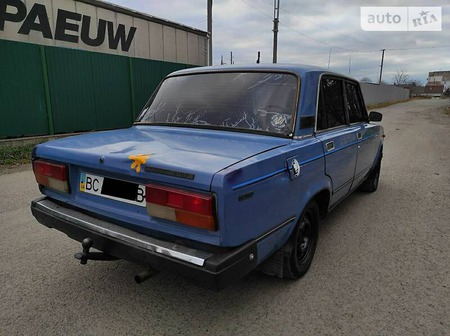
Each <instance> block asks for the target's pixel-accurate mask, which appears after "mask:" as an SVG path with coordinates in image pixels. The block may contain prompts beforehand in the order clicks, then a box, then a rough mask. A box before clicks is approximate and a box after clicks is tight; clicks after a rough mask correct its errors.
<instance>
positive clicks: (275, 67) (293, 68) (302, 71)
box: [168, 63, 354, 80]
mask: <svg viewBox="0 0 450 336" xmlns="http://www.w3.org/2000/svg"><path fill="white" fill-rule="evenodd" d="M241 71H270V72H280V71H281V72H290V73H294V74H296V75H298V76H299V77H304V76H305V75H306V74H307V73H315V74H316V75H317V76H320V75H322V74H328V75H335V76H339V77H344V78H348V79H352V78H349V77H347V76H345V75H342V74H339V73H334V72H331V71H329V70H327V69H325V68H320V67H316V66H311V65H304V64H280V63H277V64H272V63H267V64H247V65H245V64H244V65H221V66H204V67H195V68H189V69H184V70H179V71H175V72H173V73H171V74H170V75H169V76H168V77H170V76H179V75H188V74H199V73H211V72H241ZM352 80H354V79H352Z"/></svg>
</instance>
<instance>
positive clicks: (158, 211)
mask: <svg viewBox="0 0 450 336" xmlns="http://www.w3.org/2000/svg"><path fill="white" fill-rule="evenodd" d="M145 195H146V200H147V210H148V213H149V215H150V216H153V217H159V218H164V219H168V220H172V221H175V222H178V223H182V224H185V225H189V226H195V227H199V228H202V229H207V230H216V220H215V215H214V197H213V196H212V195H204V194H199V193H195V192H191V191H185V190H180V189H175V188H170V187H165V186H160V185H155V184H149V185H147V187H146V192H145Z"/></svg>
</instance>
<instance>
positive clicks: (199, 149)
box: [31, 64, 384, 289]
mask: <svg viewBox="0 0 450 336" xmlns="http://www.w3.org/2000/svg"><path fill="white" fill-rule="evenodd" d="M373 121H381V115H380V114H379V113H377V112H371V113H370V114H368V113H367V111H366V107H365V104H364V100H363V96H362V94H361V90H360V87H359V84H358V82H357V81H355V80H353V79H351V78H348V77H344V76H342V75H339V74H336V73H331V72H328V71H326V70H322V69H319V68H312V67H305V66H291V65H272V64H270V65H254V66H223V67H203V68H195V69H189V70H183V71H178V72H175V73H172V74H170V75H169V76H167V77H166V78H165V79H164V80H163V81H162V83H161V84H160V86H159V87H158V89H157V90H156V91H155V93H154V94H153V95H152V97H151V98H150V99H149V101H148V103H147V104H146V105H145V107H144V109H143V110H142V112H141V113H140V115H139V117H138V119H137V120H136V122H135V123H134V125H133V126H132V127H131V128H128V129H121V130H113V131H105V132H96V133H91V134H85V135H79V136H75V137H69V138H65V139H61V140H56V141H51V142H48V143H45V144H41V145H38V146H37V147H36V148H35V150H34V153H33V169H34V174H35V177H36V182H37V183H38V184H39V187H40V190H41V192H42V194H43V195H44V196H43V197H42V198H39V199H37V200H34V201H33V202H32V204H31V209H32V212H33V215H34V216H35V217H36V219H37V220H38V221H39V222H40V223H42V224H43V225H45V226H47V227H49V228H55V229H57V230H59V231H61V232H64V233H65V234H66V235H68V236H69V237H70V238H72V239H75V240H77V241H80V242H82V252H80V253H77V254H76V255H75V257H76V258H77V259H79V260H80V261H81V263H82V264H85V263H86V262H87V261H88V260H113V259H125V260H129V261H131V262H135V263H138V264H141V265H143V266H144V269H145V272H143V273H142V274H139V275H138V276H137V277H136V280H137V281H143V280H145V279H146V278H148V277H149V276H150V275H152V274H154V273H156V272H157V271H169V272H174V273H177V274H182V275H183V276H185V277H187V278H189V279H192V280H194V281H195V283H197V284H200V285H203V286H206V287H208V288H212V289H220V288H223V287H224V286H226V285H227V284H229V283H231V282H233V281H236V280H238V279H239V278H241V277H243V276H245V275H246V274H248V273H249V272H251V271H252V270H254V269H259V270H261V271H263V272H265V273H267V274H271V275H276V276H278V277H280V278H281V277H284V278H292V279H296V278H299V277H301V276H302V275H304V274H305V273H306V272H307V271H308V269H309V268H310V265H311V263H312V260H313V256H314V252H315V249H316V245H317V239H318V227H319V224H320V220H321V218H323V217H324V216H325V215H326V214H327V213H328V212H329V210H331V209H332V208H333V207H335V206H336V205H337V204H338V203H339V202H340V201H341V200H342V199H343V198H344V197H345V196H347V195H349V194H350V193H351V192H352V191H353V190H355V189H357V188H359V189H362V190H365V191H369V192H372V191H375V190H376V189H377V186H378V179H379V174H380V167H381V159H382V156H383V137H384V134H383V128H382V127H381V126H379V125H376V124H374V123H372V122H373ZM91 248H95V249H96V250H98V251H97V252H93V251H91Z"/></svg>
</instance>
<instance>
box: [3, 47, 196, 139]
mask: <svg viewBox="0 0 450 336" xmlns="http://www.w3.org/2000/svg"><path fill="white" fill-rule="evenodd" d="M188 67H192V66H191V65H188V64H180V63H169V62H162V61H154V60H145V59H139V58H130V57H126V56H115V55H109V54H102V53H96V52H89V51H82V50H76V49H66V48H56V47H48V46H39V45H35V44H29V43H22V42H13V41H6V40H0V138H15V137H22V136H31V135H44V134H59V133H68V132H78V131H91V130H100V129H111V128H121V127H128V126H130V125H131V124H132V123H133V120H134V119H135V118H136V116H137V114H138V113H139V112H140V110H141V109H142V107H143V106H144V104H145V103H146V101H147V100H148V98H149V97H150V95H151V93H152V92H153V91H154V90H155V88H156V87H157V85H158V84H159V82H160V80H161V79H162V78H163V77H164V76H165V75H167V74H169V73H170V72H172V71H175V70H180V69H185V68H188Z"/></svg>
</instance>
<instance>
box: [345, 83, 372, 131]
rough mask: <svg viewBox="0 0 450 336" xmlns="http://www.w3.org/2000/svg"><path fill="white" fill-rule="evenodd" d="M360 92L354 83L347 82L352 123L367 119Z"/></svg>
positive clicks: (347, 97)
mask: <svg viewBox="0 0 450 336" xmlns="http://www.w3.org/2000/svg"><path fill="white" fill-rule="evenodd" d="M358 92H359V90H358V87H357V86H356V85H355V84H354V83H351V82H345V96H346V105H347V112H348V118H349V122H350V124H352V123H356V122H362V121H366V120H367V118H366V116H365V113H364V112H365V111H364V109H363V106H362V104H361V99H360V97H359V93H358Z"/></svg>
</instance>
